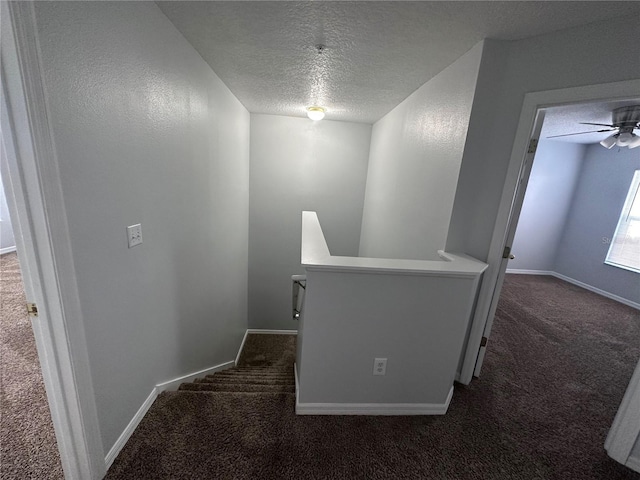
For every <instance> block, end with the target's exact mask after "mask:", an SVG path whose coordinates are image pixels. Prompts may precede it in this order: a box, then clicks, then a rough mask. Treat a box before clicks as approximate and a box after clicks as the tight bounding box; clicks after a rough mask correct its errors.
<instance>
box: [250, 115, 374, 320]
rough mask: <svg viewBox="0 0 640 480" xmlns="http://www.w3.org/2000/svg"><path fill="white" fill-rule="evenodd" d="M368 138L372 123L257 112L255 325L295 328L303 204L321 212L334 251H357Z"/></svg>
mask: <svg viewBox="0 0 640 480" xmlns="http://www.w3.org/2000/svg"><path fill="white" fill-rule="evenodd" d="M370 141H371V125H367V124H361V123H347V122H333V121H326V120H323V121H321V122H312V121H311V120H309V119H306V118H294V117H284V116H278V115H260V114H252V115H251V187H250V188H251V195H250V221H249V325H250V327H251V328H271V329H295V328H297V322H295V321H293V320H291V275H294V274H302V273H304V271H303V269H302V267H301V265H300V232H301V226H302V224H301V221H302V211H303V210H312V211H316V212H317V213H318V217H319V218H320V221H321V222H322V226H323V228H324V233H325V236H326V239H327V243H328V245H329V249H330V251H331V253H332V254H333V255H346V256H357V254H358V244H359V241H360V225H361V221H362V208H363V202H364V189H365V182H366V176H367V161H368V157H369V144H370Z"/></svg>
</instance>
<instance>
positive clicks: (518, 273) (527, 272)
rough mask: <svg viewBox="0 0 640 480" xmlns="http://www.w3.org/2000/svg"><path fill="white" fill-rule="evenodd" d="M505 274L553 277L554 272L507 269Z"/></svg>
mask: <svg viewBox="0 0 640 480" xmlns="http://www.w3.org/2000/svg"><path fill="white" fill-rule="evenodd" d="M507 273H511V274H513V275H549V276H553V274H554V272H552V271H551V270H524V269H519V268H507Z"/></svg>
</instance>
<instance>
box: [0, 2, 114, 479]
mask: <svg viewBox="0 0 640 480" xmlns="http://www.w3.org/2000/svg"><path fill="white" fill-rule="evenodd" d="M0 9H1V11H0V19H1V21H2V38H1V42H0V47H1V49H2V50H1V51H2V55H1V60H2V61H1V64H0V68H1V69H2V75H1V79H2V81H1V85H0V87H1V88H0V107H1V108H0V110H1V112H0V121H1V123H0V125H1V130H0V132H1V137H2V149H3V151H2V154H3V156H4V159H3V162H2V169H3V171H2V180H3V183H4V186H5V192H6V193H7V204H8V207H9V213H10V216H11V220H12V225H13V228H14V233H15V238H16V246H17V251H18V258H19V261H20V268H21V271H22V276H23V282H24V285H25V293H26V295H27V298H28V301H29V302H34V303H36V304H37V306H38V317H37V318H34V319H33V320H32V325H33V331H34V336H35V339H36V348H37V351H38V358H39V360H40V365H41V367H42V376H43V379H44V384H45V389H46V392H47V399H48V402H49V408H50V410H51V417H52V421H53V426H54V430H55V434H56V440H57V443H58V449H59V451H60V459H61V462H62V468H63V470H64V474H65V478H66V479H74V480H75V479H78V480H85V479H101V478H102V477H103V476H104V474H105V473H106V466H105V457H104V449H103V445H102V440H101V436H100V429H99V424H98V415H97V409H96V404H95V395H94V390H93V385H92V379H91V372H90V369H89V355H88V351H87V345H86V339H85V335H84V321H83V317H82V310H81V305H80V299H79V295H78V284H77V279H76V276H75V268H74V264H73V256H72V251H71V238H70V235H69V229H68V226H67V217H66V211H65V206H64V199H63V193H62V186H61V177H60V172H59V167H58V160H57V157H56V150H55V146H54V142H53V135H52V131H51V123H50V116H49V112H48V107H47V98H46V91H45V86H44V83H43V77H42V68H41V63H40V48H39V43H38V36H37V28H36V18H35V10H34V6H33V4H32V2H0Z"/></svg>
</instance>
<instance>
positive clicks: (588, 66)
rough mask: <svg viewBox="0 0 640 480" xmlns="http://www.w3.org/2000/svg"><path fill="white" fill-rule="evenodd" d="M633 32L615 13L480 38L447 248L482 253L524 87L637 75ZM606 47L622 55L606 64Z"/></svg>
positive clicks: (638, 32) (633, 25)
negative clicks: (504, 37) (515, 36)
mask: <svg viewBox="0 0 640 480" xmlns="http://www.w3.org/2000/svg"><path fill="white" fill-rule="evenodd" d="M639 37H640V23H639V22H638V21H637V18H622V19H616V20H612V21H609V22H603V23H598V24H592V25H587V26H584V27H579V28H573V29H567V30H562V31H558V32H555V33H552V34H549V35H543V36H539V37H534V38H530V39H525V40H519V41H515V42H499V41H486V42H485V53H486V54H483V62H482V65H481V67H480V74H479V76H478V87H477V89H476V97H475V98H476V99H477V100H478V101H477V102H474V107H473V110H472V113H471V120H470V124H469V132H468V135H467V143H466V145H465V152H464V156H463V160H462V165H461V168H460V178H459V181H458V189H457V191H456V197H455V202H454V206H453V213H452V217H451V223H450V228H449V235H448V237H447V249H448V250H451V251H459V252H464V253H467V254H469V255H472V256H474V257H476V258H478V259H480V260H486V258H487V255H488V253H489V245H490V243H491V236H492V234H493V230H494V226H495V221H496V216H497V213H498V208H499V204H500V198H501V195H502V189H503V186H504V180H505V175H506V172H507V168H508V165H509V160H510V156H511V148H512V146H513V142H514V138H515V133H516V129H517V125H518V120H519V117H520V112H521V110H522V102H523V99H524V95H525V93H527V92H535V91H543V90H553V89H558V88H565V87H571V86H581V85H594V84H600V83H608V82H616V81H621V80H632V79H637V78H638V72H639V71H640V57H639V56H638V54H637V48H636V46H635V44H634V42H635V39H637V38H639ZM611 52H616V56H617V57H618V58H625V59H626V60H625V61H624V62H612V61H611ZM485 59H486V62H485Z"/></svg>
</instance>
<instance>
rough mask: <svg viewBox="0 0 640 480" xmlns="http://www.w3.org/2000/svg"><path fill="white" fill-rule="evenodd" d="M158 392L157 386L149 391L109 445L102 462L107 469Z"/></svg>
mask: <svg viewBox="0 0 640 480" xmlns="http://www.w3.org/2000/svg"><path fill="white" fill-rule="evenodd" d="M158 393H160V392H158V389H157V388H154V389H153V390H151V393H150V394H149V396H148V397H147V399H146V400H145V401H144V403H143V404H142V406H141V407H140V408H139V409H138V411H137V412H136V414H135V415H134V416H133V418H132V419H131V421H130V422H129V425H127V426H126V428H125V429H124V430H123V432H122V433H121V434H120V436H119V437H118V440H116V443H114V444H113V446H112V447H111V450H109V453H107V456H106V457H105V458H104V463H105V465H106V468H107V470H109V467H111V464H112V463H113V461H114V460H115V459H116V457H117V456H118V454H119V453H120V450H122V448H123V447H124V446H125V444H126V443H127V441H128V440H129V437H131V435H132V434H133V432H134V430H135V429H136V428H137V427H138V424H139V423H140V421H141V420H142V418H143V417H144V416H145V415H146V413H147V410H149V408H151V405H153V402H154V401H155V399H156V397H157V396H158Z"/></svg>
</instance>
